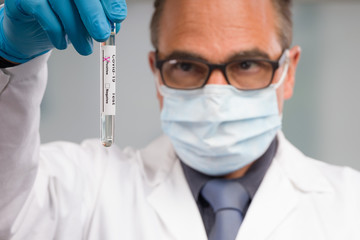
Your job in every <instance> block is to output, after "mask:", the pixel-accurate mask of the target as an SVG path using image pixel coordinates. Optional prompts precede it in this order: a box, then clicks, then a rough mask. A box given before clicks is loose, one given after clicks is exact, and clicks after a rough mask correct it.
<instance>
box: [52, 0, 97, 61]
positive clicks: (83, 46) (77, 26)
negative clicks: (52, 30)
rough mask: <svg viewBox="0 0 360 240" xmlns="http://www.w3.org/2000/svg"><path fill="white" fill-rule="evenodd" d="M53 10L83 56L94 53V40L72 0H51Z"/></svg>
mask: <svg viewBox="0 0 360 240" xmlns="http://www.w3.org/2000/svg"><path fill="white" fill-rule="evenodd" d="M49 2H50V5H51V7H52V9H53V10H54V11H55V12H56V14H57V15H58V16H59V18H60V20H61V22H62V25H63V26H64V29H65V32H66V34H67V35H68V37H69V39H70V41H71V43H72V44H73V46H74V48H75V49H76V51H77V52H78V53H80V54H81V55H89V54H91V53H92V38H91V36H90V35H89V33H88V31H87V30H86V28H85V26H84V24H83V22H82V21H81V18H80V15H79V12H78V11H77V9H76V6H75V3H74V2H73V1H72V0H62V1H58V0H49Z"/></svg>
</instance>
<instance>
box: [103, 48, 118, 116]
mask: <svg viewBox="0 0 360 240" xmlns="http://www.w3.org/2000/svg"><path fill="white" fill-rule="evenodd" d="M101 54H102V62H101V73H100V74H102V76H101V77H102V86H101V89H102V91H101V94H102V96H101V97H102V106H101V107H102V109H101V111H102V112H103V113H104V114H105V115H115V109H116V107H115V106H116V95H115V92H116V91H115V90H116V89H115V87H116V86H115V82H116V47H115V46H109V45H106V46H101Z"/></svg>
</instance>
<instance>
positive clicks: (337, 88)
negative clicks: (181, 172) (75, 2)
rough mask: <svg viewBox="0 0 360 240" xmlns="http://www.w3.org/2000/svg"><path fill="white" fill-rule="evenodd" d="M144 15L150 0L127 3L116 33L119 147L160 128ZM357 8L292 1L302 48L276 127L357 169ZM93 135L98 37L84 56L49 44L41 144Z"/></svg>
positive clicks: (313, 151) (138, 142)
mask: <svg viewBox="0 0 360 240" xmlns="http://www.w3.org/2000/svg"><path fill="white" fill-rule="evenodd" d="M151 13H152V1H150V0H148V1H145V0H144V1H140V0H132V1H131V0H130V1H128V18H127V19H126V21H125V22H124V23H123V25H122V30H121V31H120V33H119V34H118V36H117V46H118V51H117V53H118V56H117V59H118V62H117V69H118V82H117V90H118V98H117V101H118V105H117V117H116V143H117V144H118V145H119V146H120V147H125V146H129V145H130V146H133V147H135V148H140V147H144V146H145V145H146V144H147V143H149V142H150V141H151V140H152V139H154V138H155V137H156V136H158V135H160V134H161V130H160V123H159V108H158V103H157V100H156V94H155V87H154V82H153V77H152V74H151V71H150V69H149V67H148V63H147V53H148V52H149V51H150V50H151V49H152V47H151V45H150V40H149V27H148V26H149V21H150V16H151ZM359 13H360V2H359V1H318V2H317V3H314V1H310V0H303V1H295V6H294V42H293V43H294V44H297V45H300V46H301V47H302V50H303V52H302V57H301V60H300V64H299V68H298V73H297V82H296V87H295V95H294V97H293V98H292V99H291V100H290V101H288V102H287V103H286V104H285V113H284V124H283V130H284V132H285V134H286V136H287V137H288V138H289V139H290V140H291V142H293V143H294V144H295V145H296V146H297V147H298V148H299V149H301V150H302V151H303V152H304V153H305V154H307V155H309V156H311V157H314V158H317V159H320V160H323V161H327V162H330V163H335V164H338V165H349V166H352V167H353V168H356V169H359V170H360V161H359V160H358V159H359V155H360V146H359V143H360V141H359V136H360V127H359V123H360V108H359V107H358V105H359V104H358V102H359V101H360V100H359V90H360V77H359V71H360V59H359V58H360V46H359V44H360V27H359V22H360V14H359ZM98 136H99V46H98V43H96V42H95V44H94V53H93V54H92V55H90V56H88V57H82V56H79V55H78V54H76V52H75V51H74V49H73V48H72V47H70V48H69V49H68V50H66V51H57V50H55V51H54V52H53V54H52V56H51V58H50V60H49V83H48V88H47V92H46V95H45V97H44V101H43V104H42V122H41V137H42V142H43V143H46V142H49V141H54V140H66V141H74V142H80V141H81V140H83V139H85V138H97V137H98ZM99 144H100V143H99Z"/></svg>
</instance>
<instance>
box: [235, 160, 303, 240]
mask: <svg viewBox="0 0 360 240" xmlns="http://www.w3.org/2000/svg"><path fill="white" fill-rule="evenodd" d="M298 200H299V196H298V193H297V192H296V190H295V189H294V187H293V186H292V185H291V183H290V182H289V180H288V179H287V178H286V176H284V174H283V173H282V172H281V168H280V167H279V165H278V164H277V162H273V164H272V166H271V167H270V169H269V171H268V174H267V175H266V176H265V178H264V180H263V184H262V185H261V186H260V188H259V189H258V192H257V194H256V195H255V197H254V199H253V201H252V203H251V205H250V208H249V209H248V212H247V213H246V216H245V219H244V221H243V223H242V226H241V228H240V231H239V234H238V236H237V240H247V239H249V240H250V239H257V240H263V239H267V238H268V236H270V235H271V233H272V232H273V231H274V229H275V228H276V227H277V226H278V225H279V224H280V223H281V222H282V221H284V219H286V217H287V216H288V215H289V214H290V213H291V211H292V210H293V209H294V208H295V207H296V205H297V203H298Z"/></svg>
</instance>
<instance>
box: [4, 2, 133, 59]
mask: <svg viewBox="0 0 360 240" xmlns="http://www.w3.org/2000/svg"><path fill="white" fill-rule="evenodd" d="M126 14H127V7H126V2H125V0H6V1H5V7H4V8H2V9H1V10H0V56H1V57H3V58H5V59H7V60H10V61H12V62H16V63H24V62H27V61H29V60H30V59H32V58H34V57H36V56H39V55H41V54H44V53H45V52H47V51H49V50H50V49H52V48H54V47H55V48H57V49H65V48H66V47H67V45H68V42H69V41H70V42H71V43H72V44H73V46H74V48H75V49H76V51H78V52H79V53H80V54H82V55H89V54H91V53H92V45H93V42H92V41H93V40H92V39H95V40H96V41H100V42H101V41H105V40H106V39H107V38H108V37H109V36H110V21H112V22H114V23H117V29H119V28H120V23H121V22H122V21H123V20H124V19H125V17H126Z"/></svg>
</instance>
